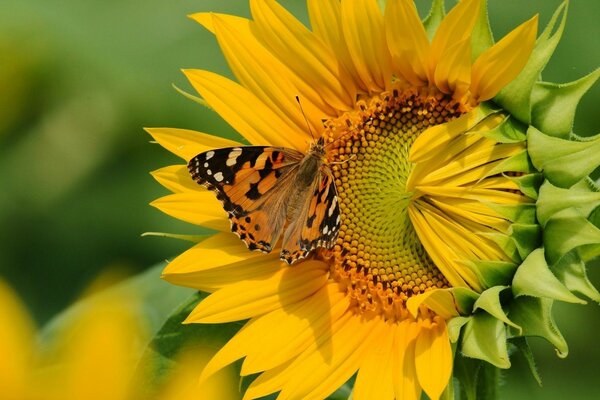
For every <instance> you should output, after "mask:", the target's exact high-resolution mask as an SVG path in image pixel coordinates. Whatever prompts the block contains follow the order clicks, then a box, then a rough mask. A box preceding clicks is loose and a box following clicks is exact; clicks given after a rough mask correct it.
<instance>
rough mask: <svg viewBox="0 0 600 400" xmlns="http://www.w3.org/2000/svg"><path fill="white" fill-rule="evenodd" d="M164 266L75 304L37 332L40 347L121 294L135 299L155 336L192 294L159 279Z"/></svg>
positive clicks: (157, 266) (147, 326) (149, 331)
mask: <svg viewBox="0 0 600 400" xmlns="http://www.w3.org/2000/svg"><path fill="white" fill-rule="evenodd" d="M164 266H165V265H164V263H162V264H159V265H156V266H154V267H152V268H150V269H148V270H147V271H145V272H144V273H142V274H139V275H136V276H134V277H132V278H130V279H127V280H125V281H123V282H120V283H118V284H116V285H115V286H113V287H111V288H109V289H107V290H104V291H102V292H100V293H98V294H95V295H92V296H90V297H88V298H85V299H83V300H81V301H78V302H76V303H75V304H74V305H72V306H71V307H69V308H68V309H66V310H65V311H63V312H62V313H60V314H59V315H57V316H56V317H54V318H53V319H52V320H50V321H49V322H48V323H47V324H46V326H44V328H43V329H42V332H41V333H40V342H41V343H42V344H46V343H50V342H52V341H53V340H54V338H56V337H57V336H60V335H61V333H62V332H63V331H64V329H65V328H67V327H68V326H69V325H70V324H71V323H72V321H74V320H76V319H77V318H78V317H79V316H80V315H82V314H85V313H86V312H88V310H89V309H90V308H91V307H92V306H93V305H94V304H95V303H96V302H99V301H102V300H103V299H105V298H110V297H114V296H122V295H128V296H131V295H134V296H135V298H136V299H137V300H138V304H140V305H141V310H140V312H141V313H142V314H143V315H144V322H145V327H146V329H147V331H148V333H150V334H151V335H153V334H155V333H156V332H157V331H158V330H159V329H160V327H161V326H162V325H163V324H164V322H165V320H167V319H168V318H169V316H170V314H171V313H172V312H173V310H174V309H175V308H177V307H178V306H179V305H180V304H181V302H182V301H184V300H185V299H187V298H189V296H190V295H191V294H193V293H194V290H193V289H187V288H181V287H177V286H173V285H170V284H168V283H166V282H164V281H163V280H162V279H160V274H161V271H162V270H163V268H164ZM142 350H143V349H140V351H142Z"/></svg>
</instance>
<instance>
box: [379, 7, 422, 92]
mask: <svg viewBox="0 0 600 400" xmlns="http://www.w3.org/2000/svg"><path fill="white" fill-rule="evenodd" d="M385 33H386V37H387V43H388V47H389V51H390V55H391V56H392V63H393V66H394V68H395V72H396V73H397V74H399V75H400V76H401V77H402V78H404V79H406V80H407V81H408V82H410V83H411V84H413V85H415V86H422V85H425V84H426V83H427V82H428V72H429V54H430V45H429V39H428V38H427V33H426V32H425V28H424V27H423V24H422V23H421V19H420V18H419V14H418V13H417V9H416V7H415V4H414V2H413V1H412V0H389V1H388V2H387V7H386V10H385Z"/></svg>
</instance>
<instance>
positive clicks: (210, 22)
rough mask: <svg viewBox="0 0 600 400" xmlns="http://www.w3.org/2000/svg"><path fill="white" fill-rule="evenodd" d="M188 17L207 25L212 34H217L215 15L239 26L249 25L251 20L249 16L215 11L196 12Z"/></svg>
mask: <svg viewBox="0 0 600 400" xmlns="http://www.w3.org/2000/svg"><path fill="white" fill-rule="evenodd" d="M188 17H189V18H191V19H193V20H194V21H196V22H197V23H199V24H200V25H202V26H203V27H205V28H206V29H207V30H208V31H210V32H211V33H212V34H215V25H214V17H218V18H220V19H222V20H226V21H227V22H228V23H230V24H237V25H239V26H247V25H248V23H249V22H250V20H249V19H248V18H244V17H239V16H237V15H229V14H220V13H213V12H199V13H194V14H190V15H188Z"/></svg>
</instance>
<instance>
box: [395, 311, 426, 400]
mask: <svg viewBox="0 0 600 400" xmlns="http://www.w3.org/2000/svg"><path fill="white" fill-rule="evenodd" d="M419 331H420V330H419V324H418V323H416V322H412V321H410V320H404V321H402V322H400V323H399V324H398V325H397V326H396V330H395V332H394V347H393V350H392V356H393V357H394V358H393V362H394V364H393V367H394V368H393V379H394V381H393V382H394V394H395V395H396V400H419V399H420V398H421V386H420V385H419V381H418V380H417V371H416V369H415V342H416V337H417V335H418V334H419Z"/></svg>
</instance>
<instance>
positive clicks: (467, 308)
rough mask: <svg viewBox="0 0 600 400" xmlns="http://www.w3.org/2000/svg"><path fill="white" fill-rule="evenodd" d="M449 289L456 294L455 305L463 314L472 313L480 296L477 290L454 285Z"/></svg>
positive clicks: (453, 294)
mask: <svg viewBox="0 0 600 400" xmlns="http://www.w3.org/2000/svg"><path fill="white" fill-rule="evenodd" d="M447 290H449V291H450V293H452V296H454V300H455V305H456V307H457V308H458V312H459V313H460V314H461V315H470V314H471V313H472V312H473V304H475V300H477V298H478V297H479V294H478V293H477V292H475V291H473V290H471V289H469V288H465V287H454V288H450V289H447Z"/></svg>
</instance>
